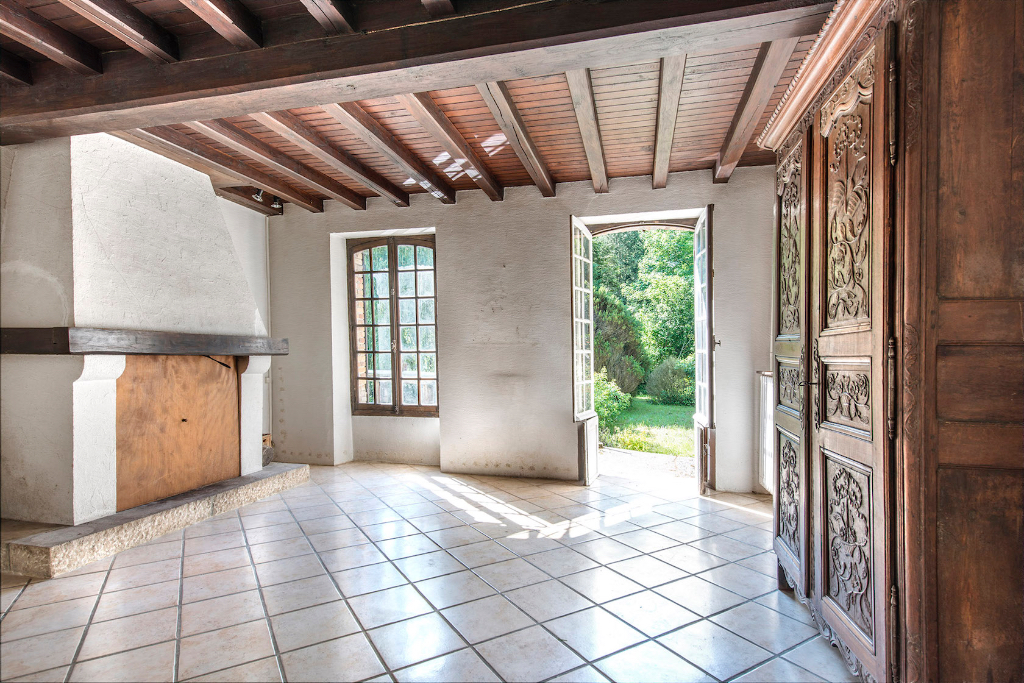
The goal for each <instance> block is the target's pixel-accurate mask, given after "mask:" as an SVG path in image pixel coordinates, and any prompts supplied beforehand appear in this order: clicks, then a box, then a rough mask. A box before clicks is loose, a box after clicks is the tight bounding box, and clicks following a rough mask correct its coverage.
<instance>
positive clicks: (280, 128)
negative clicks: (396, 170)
mask: <svg viewBox="0 0 1024 683" xmlns="http://www.w3.org/2000/svg"><path fill="white" fill-rule="evenodd" d="M251 116H252V118H253V119H254V120H256V121H258V122H259V123H261V124H262V125H264V126H266V127H267V128H269V129H270V130H272V131H274V132H275V133H277V134H278V135H280V136H281V137H283V138H284V139H285V140H287V141H288V142H290V143H292V144H293V145H296V146H297V147H300V148H301V149H302V150H303V151H304V152H307V153H309V154H312V155H313V156H315V157H316V158H317V159H319V160H320V161H322V162H324V163H325V164H327V165H328V166H330V167H331V168H333V169H334V170H336V171H339V172H341V173H344V174H345V175H347V176H348V177H350V178H352V179H353V180H355V181H356V182H358V183H360V184H362V185H365V186H366V187H367V188H369V189H371V190H373V191H374V192H376V193H377V194H379V195H381V196H382V197H386V198H387V199H390V200H391V201H392V202H394V203H395V204H396V205H397V206H409V193H408V192H406V191H405V190H403V189H402V188H400V187H399V186H398V185H395V184H394V183H393V182H391V181H390V180H388V179H387V178H385V177H384V176H382V175H381V174H380V173H377V172H376V171H374V170H373V169H372V168H369V167H367V166H365V165H364V164H363V163H362V162H360V161H359V160H358V159H356V158H354V157H351V156H349V155H348V154H346V153H345V152H343V151H341V150H340V149H338V148H337V147H335V146H334V145H332V144H331V143H330V142H328V141H327V139H325V138H324V137H323V136H321V135H320V134H319V133H317V132H316V131H315V130H313V128H311V127H310V126H308V125H306V124H305V123H304V122H303V121H302V119H300V118H299V117H297V116H295V115H294V114H290V113H288V112H286V111H275V112H262V113H258V114H252V115H251Z"/></svg>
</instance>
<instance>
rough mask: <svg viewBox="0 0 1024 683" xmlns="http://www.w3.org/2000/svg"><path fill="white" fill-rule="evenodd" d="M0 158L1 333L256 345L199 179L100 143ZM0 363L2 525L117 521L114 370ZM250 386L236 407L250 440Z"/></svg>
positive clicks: (228, 241)
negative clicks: (22, 330)
mask: <svg viewBox="0 0 1024 683" xmlns="http://www.w3.org/2000/svg"><path fill="white" fill-rule="evenodd" d="M0 160H2V164H0V169H2V171H3V175H2V178H0V180H2V192H0V198H2V206H0V209H2V210H0V223H2V240H0V248H2V254H0V276H2V280H0V292H2V307H0V324H2V325H3V326H4V327H55V326H78V327H110V328H121V329H145V330H165V331H175V332H198V333H204V332H205V333H218V334H247V335H251V334H264V333H265V328H264V327H263V323H262V320H261V317H260V314H259V312H258V307H257V303H256V299H255V297H254V296H253V293H252V291H251V290H250V285H249V282H248V281H247V278H246V274H245V272H244V270H243V265H242V263H241V259H240V256H239V254H237V253H236V248H235V245H234V244H233V242H232V238H231V236H230V234H229V232H228V228H227V225H226V221H225V216H224V215H223V214H222V213H221V210H220V208H219V207H218V203H217V202H218V200H217V198H216V196H215V195H214V193H213V188H212V186H211V185H210V180H209V178H208V177H207V176H205V175H204V174H201V173H199V172H197V171H195V170H193V169H190V168H187V167H185V166H183V165H181V164H178V163H176V162H173V161H171V160H169V159H166V158H164V157H161V156H159V155H157V154H154V153H152V152H149V151H147V150H144V149H141V148H139V147H137V146H135V145H132V144H130V143H127V142H125V141H123V140H120V139H117V138H114V137H111V136H108V135H85V136H79V137H75V138H71V139H68V138H64V139H59V140H51V141H47V142H40V143H33V144H30V145H18V146H11V147H4V148H2V150H0ZM264 270H265V268H264ZM254 360H256V359H254ZM0 362H2V364H3V365H2V373H3V374H2V377H0V385H2V388H0V402H2V425H0V427H2V474H3V477H2V486H0V494H2V495H0V500H2V514H3V516H4V517H10V518H15V519H27V520H32V521H44V522H55V523H61V524H72V523H74V524H77V523H82V522H84V521H88V520H90V519H94V518H96V517H100V516H102V515H104V514H109V513H111V512H113V511H114V510H115V509H116V500H115V498H116V486H115V479H114V474H115V473H116V430H115V429H114V427H113V419H114V416H115V415H116V412H115V407H116V380H117V377H118V376H119V375H120V373H121V371H123V368H124V358H123V357H117V356H107V357H104V358H99V357H88V358H82V357H47V356H3V358H2V361H0ZM258 367H259V365H258V364H257V365H254V366H253V368H252V370H253V371H255V370H256V369H257V368H258ZM246 386H248V387H249V388H248V389H246V388H245V387H246ZM252 386H253V383H252V381H251V380H250V381H249V382H245V381H243V396H242V397H241V401H242V408H243V411H255V414H256V419H255V420H249V422H248V424H250V425H251V427H250V429H253V430H255V431H256V432H259V431H261V430H260V429H259V428H260V427H261V424H260V423H261V422H262V393H263V392H262V383H257V384H256V385H255V387H256V389H255V394H254V390H253V388H252ZM253 394H254V395H253ZM243 422H245V420H244V419H243ZM258 440H259V434H257V441H258ZM242 441H243V448H245V444H248V445H249V450H250V451H253V450H254V448H255V449H258V448H259V446H258V443H257V444H256V445H255V447H254V446H253V444H252V443H251V442H252V439H245V438H244V437H243V440H242ZM254 452H255V453H256V455H255V457H253V453H248V456H249V457H246V455H247V454H246V453H244V452H243V453H242V454H240V458H241V462H242V465H243V473H245V472H246V471H247V470H248V471H254V468H255V469H259V466H260V465H261V464H262V463H261V462H260V460H261V457H260V455H259V452H258V450H255V451H254Z"/></svg>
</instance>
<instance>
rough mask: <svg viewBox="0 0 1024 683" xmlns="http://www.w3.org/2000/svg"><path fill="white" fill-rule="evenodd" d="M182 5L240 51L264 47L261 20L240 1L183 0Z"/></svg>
mask: <svg viewBox="0 0 1024 683" xmlns="http://www.w3.org/2000/svg"><path fill="white" fill-rule="evenodd" d="M181 4H183V5H185V7H188V8H189V9H190V10H192V11H193V12H195V14H196V16H198V17H199V18H200V19H202V20H203V21H205V22H206V23H207V24H209V25H210V28H212V29H213V30H214V31H216V32H217V33H219V34H220V35H221V36H223V37H224V39H226V40H227V41H228V42H229V43H231V44H232V45H234V46H235V47H237V48H238V49H240V50H253V49H255V48H258V47H263V30H262V28H261V27H260V20H259V19H257V18H256V16H255V15H254V14H253V13H252V12H250V11H249V10H248V9H247V8H246V7H245V5H243V4H242V3H241V2H239V1H238V0H181Z"/></svg>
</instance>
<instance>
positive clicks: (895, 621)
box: [889, 586, 900, 683]
mask: <svg viewBox="0 0 1024 683" xmlns="http://www.w3.org/2000/svg"><path fill="white" fill-rule="evenodd" d="M899 617H900V602H899V592H898V591H897V589H896V586H890V587H889V676H890V679H891V680H892V683H900V628H899V626H900V621H899Z"/></svg>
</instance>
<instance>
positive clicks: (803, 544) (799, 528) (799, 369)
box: [773, 131, 810, 600]
mask: <svg viewBox="0 0 1024 683" xmlns="http://www.w3.org/2000/svg"><path fill="white" fill-rule="evenodd" d="M806 138H807V135H806V133H805V132H804V131H800V132H799V133H798V134H797V135H796V136H795V137H794V139H792V140H790V144H789V145H788V146H787V147H786V148H785V149H784V150H783V151H781V153H780V155H779V164H778V169H777V171H776V186H775V187H776V193H777V195H778V198H777V202H776V209H775V211H776V231H775V307H774V308H775V345H774V356H775V358H774V361H775V368H774V371H775V434H774V435H773V439H774V444H773V445H774V450H775V461H774V462H775V489H774V494H775V529H774V531H775V539H774V543H773V545H774V548H775V554H776V555H777V556H778V558H779V572H780V573H779V583H780V585H783V586H784V585H785V584H787V583H788V584H789V586H790V587H792V588H793V589H795V590H796V591H797V593H798V594H799V595H800V597H801V598H802V599H804V600H806V598H807V596H808V594H809V591H808V580H809V576H810V572H809V571H808V562H809V552H810V547H809V544H808V519H809V516H810V505H809V501H810V495H809V484H810V480H809V477H808V471H809V469H808V466H807V453H808V450H807V371H806V367H807V361H806V359H807V347H808V341H807V329H808V315H807V303H808V296H807V270H808V262H809V258H808V257H809V253H808V230H807V194H808V193H807V183H808V178H809V176H810V173H809V170H810V167H809V165H808V164H807V159H806V157H807V140H806Z"/></svg>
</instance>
